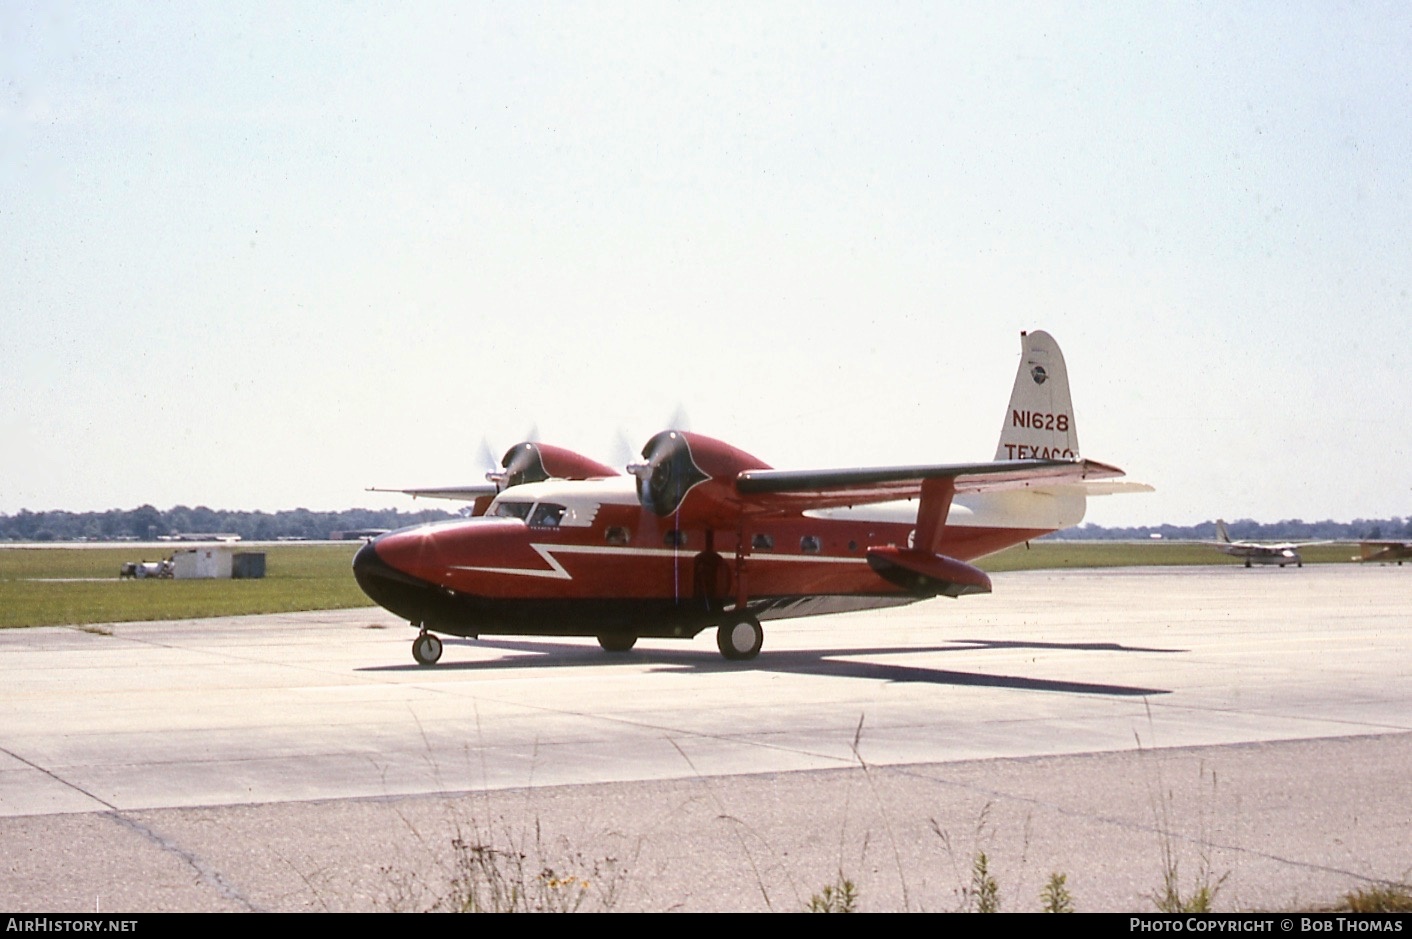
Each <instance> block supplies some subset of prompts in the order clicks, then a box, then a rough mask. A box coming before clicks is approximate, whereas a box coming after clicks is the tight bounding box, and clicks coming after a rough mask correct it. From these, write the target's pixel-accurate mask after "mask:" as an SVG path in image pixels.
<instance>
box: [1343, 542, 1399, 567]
mask: <svg viewBox="0 0 1412 939" xmlns="http://www.w3.org/2000/svg"><path fill="white" fill-rule="evenodd" d="M1408 559H1412V541H1360V542H1358V554H1356V555H1354V556H1353V558H1351V560H1354V561H1361V562H1363V563H1365V564H1367V563H1376V564H1396V565H1397V566H1398V567H1401V566H1402V562H1403V561H1405V560H1408Z"/></svg>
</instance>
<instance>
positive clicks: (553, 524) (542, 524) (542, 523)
mask: <svg viewBox="0 0 1412 939" xmlns="http://www.w3.org/2000/svg"><path fill="white" fill-rule="evenodd" d="M563 517H564V506H562V505H555V504H554V503H553V502H541V503H539V505H536V506H535V507H534V513H533V514H532V515H530V520H529V523H530V525H532V526H533V527H535V528H558V527H559V520H560V519H562V518H563Z"/></svg>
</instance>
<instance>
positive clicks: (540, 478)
mask: <svg viewBox="0 0 1412 939" xmlns="http://www.w3.org/2000/svg"><path fill="white" fill-rule="evenodd" d="M500 465H501V466H502V467H503V469H502V470H500V471H493V472H489V473H486V474H485V478H486V479H488V480H490V481H491V482H493V483H495V485H496V488H497V489H499V490H500V491H501V492H504V491H505V490H506V489H509V488H510V487H511V486H520V485H523V484H525V483H542V482H544V481H545V480H546V479H601V478H602V477H605V476H618V475H620V474H619V473H618V471H617V470H615V469H613V468H612V467H611V466H604V465H603V464H602V463H599V462H598V461H597V460H590V459H589V458H588V457H586V456H584V455H583V454H581V453H575V452H574V451H572V450H566V449H564V448H563V447H555V446H552V445H550V444H547V443H535V442H533V441H529V440H527V441H525V442H523V443H517V444H515V445H514V446H513V447H511V448H510V449H508V450H506V451H505V456H504V457H503V458H501V460H500Z"/></svg>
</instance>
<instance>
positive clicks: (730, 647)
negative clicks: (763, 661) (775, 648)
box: [716, 615, 765, 662]
mask: <svg viewBox="0 0 1412 939" xmlns="http://www.w3.org/2000/svg"><path fill="white" fill-rule="evenodd" d="M764 642H765V631H764V630H763V629H761V628H760V621H759V620H758V619H756V618H755V617H753V616H748V615H747V616H737V617H734V618H733V619H731V620H730V621H729V622H726V623H722V624H721V625H720V626H718V627H717V628H716V648H718V649H720V650H721V655H724V656H725V657H726V658H728V659H730V660H731V661H733V662H743V661H745V660H746V659H753V658H755V656H757V655H759V654H760V646H761V645H763V644H764Z"/></svg>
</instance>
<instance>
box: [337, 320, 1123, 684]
mask: <svg viewBox="0 0 1412 939" xmlns="http://www.w3.org/2000/svg"><path fill="white" fill-rule="evenodd" d="M1021 349H1022V355H1021V362H1020V369H1019V373H1018V374H1017V375H1016V377H1015V386H1014V391H1013V392H1012V395H1011V398H1010V406H1009V408H1008V409H1007V411H1006V413H1005V422H1004V425H1003V428H1002V431H1001V435H1000V444H999V447H998V448H997V449H996V454H995V459H994V460H993V461H990V462H985V463H942V464H934V465H921V466H891V467H880V468H869V469H832V470H810V471H782V470H776V469H772V468H771V467H770V466H769V465H768V464H766V463H765V462H764V461H763V460H760V459H758V458H756V457H754V456H751V455H750V454H748V453H745V452H743V451H741V450H738V449H736V448H735V447H732V446H730V445H729V444H726V443H722V442H721V441H719V440H713V439H712V438H710V437H705V436H702V435H700V434H695V433H688V432H684V431H676V430H667V431H663V432H661V433H659V434H657V435H656V436H654V437H653V438H652V439H651V440H649V441H648V442H647V445H646V446H645V447H644V448H643V450H642V456H643V460H642V462H640V463H634V464H632V465H630V466H628V467H627V469H628V474H627V475H623V474H620V473H618V472H617V471H615V470H613V469H612V468H611V467H608V466H604V465H603V464H601V463H598V462H596V461H594V460H590V459H588V458H587V457H584V456H581V455H579V454H577V453H574V452H573V451H570V450H565V449H563V448H561V447H553V446H549V445H546V444H540V443H521V444H517V445H516V446H515V447H512V448H511V449H510V451H509V452H507V453H506V454H505V457H504V459H503V460H502V467H503V471H502V472H496V473H489V474H487V479H488V480H489V484H488V485H485V486H457V487H451V488H445V489H405V490H397V491H400V492H405V493H407V494H409V495H414V496H417V495H420V496H432V497H443V498H458V499H471V500H474V509H473V517H471V518H468V519H464V520H461V521H453V522H442V523H436V524H431V525H423V526H419V527H414V528H406V529H402V530H400V531H394V532H389V533H387V534H385V535H381V536H379V537H377V538H375V539H374V540H372V541H370V542H369V543H368V544H366V545H365V546H364V547H363V548H361V549H360V550H359V551H358V554H357V556H356V557H355V558H354V560H353V572H354V575H355V577H356V578H357V580H358V585H359V586H360V587H361V588H362V589H363V591H364V592H365V593H366V594H367V595H368V596H369V597H371V598H372V599H373V600H374V601H375V602H376V603H378V604H379V605H381V606H383V607H385V608H387V609H388V610H390V611H392V612H393V613H396V614H397V615H398V616H401V617H404V618H405V619H407V620H409V621H410V622H411V624H412V625H413V626H414V627H416V628H417V630H418V633H417V637H416V639H414V640H413V643H412V655H413V658H415V659H416V661H417V662H418V663H420V664H422V665H431V664H434V663H435V662H436V661H437V660H438V659H439V658H440V657H441V652H442V643H441V640H440V639H438V638H437V636H436V635H434V632H433V631H435V632H441V633H447V634H450V635H456V636H470V637H478V636H481V635H541V636H595V637H597V639H598V641H599V643H600V644H601V645H602V646H603V648H604V649H606V650H607V651H609V652H626V651H627V650H628V649H631V648H632V646H633V644H634V643H636V642H637V640H638V639H639V638H683V639H690V638H692V637H694V636H696V635H697V634H698V633H700V632H702V631H703V630H706V629H710V628H713V627H714V628H715V629H716V642H717V646H718V648H719V649H720V652H721V654H722V655H723V656H725V657H726V658H727V659H750V658H754V657H755V655H756V654H757V653H759V651H760V646H761V643H762V642H763V640H764V632H763V630H762V629H761V626H760V623H761V621H762V620H771V619H783V618H787V617H794V616H808V615H814V614H821V613H838V612H846V611H851V610H863V609H873V608H877V607H886V606H898V605H902V604H907V603H913V602H915V601H918V600H923V599H927V598H930V597H935V596H947V597H959V596H963V595H965V594H972V593H989V592H990V589H991V584H990V578H989V577H987V576H986V574H985V572H984V571H981V570H980V569H979V568H976V567H974V566H973V565H971V564H969V563H967V562H969V561H972V560H974V559H976V558H979V557H982V556H984V555H987V554H991V553H993V552H996V551H999V550H1001V549H1003V548H1007V547H1010V546H1011V545H1015V544H1019V543H1021V542H1024V541H1028V540H1030V539H1032V538H1035V537H1038V536H1040V535H1044V534H1048V533H1050V532H1053V531H1057V530H1059V529H1061V528H1066V527H1068V526H1071V525H1076V524H1078V523H1079V522H1080V521H1081V520H1082V519H1083V514H1084V507H1085V499H1086V497H1087V496H1088V495H1096V494H1103V493H1109V492H1122V491H1146V490H1148V489H1149V487H1147V486H1142V485H1139V484H1132V483H1120V482H1111V481H1110V480H1113V479H1115V478H1116V477H1119V476H1122V475H1123V473H1122V471H1121V470H1119V469H1117V468H1116V467H1113V466H1108V465H1106V464H1103V463H1098V462H1095V461H1092V460H1085V459H1081V458H1080V457H1079V445H1078V435H1077V433H1076V431H1075V427H1074V413H1073V407H1072V405H1071V403H1070V398H1069V380H1068V374H1067V371H1066V369H1065V366H1064V357H1063V355H1062V354H1061V353H1060V351H1059V346H1058V345H1057V344H1056V343H1055V342H1054V340H1053V338H1051V337H1050V336H1049V335H1048V334H1047V333H1044V332H1030V333H1022V334H1021Z"/></svg>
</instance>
